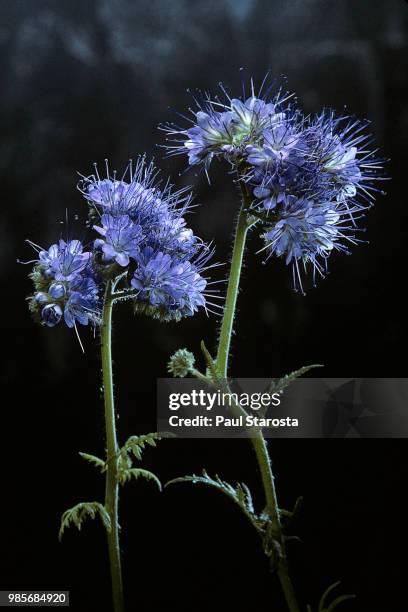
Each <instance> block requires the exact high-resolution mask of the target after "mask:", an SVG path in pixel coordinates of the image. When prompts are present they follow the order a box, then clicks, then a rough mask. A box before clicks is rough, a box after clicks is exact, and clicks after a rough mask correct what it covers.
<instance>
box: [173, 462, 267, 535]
mask: <svg viewBox="0 0 408 612" xmlns="http://www.w3.org/2000/svg"><path fill="white" fill-rule="evenodd" d="M181 482H192V483H194V484H195V483H201V484H206V485H209V486H210V487H214V488H215V489H218V490H219V491H221V492H222V493H224V494H225V495H227V496H228V497H229V498H230V499H232V500H233V501H234V502H235V503H236V504H237V505H238V506H239V507H240V508H241V510H242V511H243V512H244V514H245V516H246V517H247V518H248V519H249V520H250V521H251V523H252V525H253V526H254V527H255V529H256V530H257V531H258V532H259V533H260V534H263V529H262V527H261V521H260V520H259V517H258V516H257V515H256V514H255V512H254V507H253V502H252V496H251V493H250V491H249V489H248V487H247V485H246V484H244V483H238V484H237V485H236V487H235V488H234V487H233V486H232V485H231V484H230V483H229V482H225V481H224V480H221V478H220V477H219V476H218V475H216V476H215V478H211V477H210V476H209V475H208V474H207V472H206V471H205V470H203V475H202V476H196V474H192V475H191V476H181V477H179V478H174V479H173V480H169V482H166V484H165V485H164V486H165V488H166V487H167V486H168V485H171V484H176V483H181ZM262 523H263V521H262Z"/></svg>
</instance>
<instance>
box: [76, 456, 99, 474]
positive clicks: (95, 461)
mask: <svg viewBox="0 0 408 612" xmlns="http://www.w3.org/2000/svg"><path fill="white" fill-rule="evenodd" d="M79 454H80V455H81V457H83V458H84V459H86V460H87V461H89V463H92V465H94V466H95V467H97V468H100V470H101V472H104V471H105V470H106V462H105V461H103V460H102V459H99V457H95V455H89V454H88V453H79Z"/></svg>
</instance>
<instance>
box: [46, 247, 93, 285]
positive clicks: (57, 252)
mask: <svg viewBox="0 0 408 612" xmlns="http://www.w3.org/2000/svg"><path fill="white" fill-rule="evenodd" d="M90 258H91V253H90V252H83V246H82V244H81V242H80V241H79V240H69V241H68V242H65V240H60V241H59V243H58V244H53V245H52V246H51V247H50V248H49V249H48V251H40V253H39V263H40V264H42V266H43V269H44V274H45V276H47V277H49V278H54V279H55V280H58V281H71V280H73V279H74V278H75V276H77V275H78V274H80V273H81V272H82V271H83V270H84V268H85V267H86V266H87V265H88V263H89V261H90Z"/></svg>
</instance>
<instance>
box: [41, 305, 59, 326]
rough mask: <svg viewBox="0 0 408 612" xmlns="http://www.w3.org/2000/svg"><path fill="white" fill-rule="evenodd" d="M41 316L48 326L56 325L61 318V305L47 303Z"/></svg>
mask: <svg viewBox="0 0 408 612" xmlns="http://www.w3.org/2000/svg"><path fill="white" fill-rule="evenodd" d="M41 317H42V320H43V321H44V323H45V325H47V327H54V326H55V325H57V324H58V323H59V322H60V320H61V317H62V310H61V307H60V306H58V304H47V305H46V306H44V308H43V309H42V311H41Z"/></svg>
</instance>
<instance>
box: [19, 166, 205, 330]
mask: <svg viewBox="0 0 408 612" xmlns="http://www.w3.org/2000/svg"><path fill="white" fill-rule="evenodd" d="M156 179H157V171H156V170H155V168H154V166H153V164H149V165H146V163H145V160H144V158H139V160H138V161H137V163H136V165H135V166H134V165H133V164H132V163H130V164H129V165H128V167H127V169H126V172H125V174H124V176H123V177H122V178H121V179H120V180H119V179H118V178H117V176H116V173H113V175H111V174H110V173H109V169H108V167H107V166H106V176H105V177H101V176H100V175H99V172H98V168H97V166H95V173H94V174H93V175H91V176H89V177H83V178H82V180H81V182H80V184H79V189H80V191H81V192H82V194H83V196H84V198H85V200H86V202H87V205H88V213H89V223H88V225H89V226H90V227H91V228H92V230H93V231H94V232H95V238H94V239H93V240H91V241H90V243H89V246H88V247H86V248H85V247H84V245H83V244H82V243H81V242H80V241H79V240H63V239H61V240H60V241H59V242H58V243H56V244H53V245H52V246H51V247H50V248H49V249H48V250H47V249H42V248H40V247H38V246H37V245H35V244H33V243H31V242H30V244H31V246H32V247H33V248H34V249H35V250H36V251H37V253H38V258H37V259H35V260H34V262H30V263H34V264H35V266H34V270H33V272H32V273H31V275H30V276H31V278H32V280H33V282H34V287H35V292H34V294H33V295H32V296H31V297H30V298H29V301H30V309H31V311H32V312H33V313H34V315H35V317H36V319H37V320H38V321H40V322H41V323H43V324H44V325H46V326H49V327H54V326H55V325H57V324H58V323H59V322H60V321H61V320H62V319H63V320H64V321H65V323H66V324H67V325H68V327H76V323H80V324H81V325H87V324H88V322H90V321H91V322H92V323H94V324H95V325H98V324H99V323H100V321H101V310H102V306H103V300H104V296H105V292H106V291H107V289H108V290H109V292H110V295H113V296H114V299H117V300H121V299H123V300H125V299H127V300H129V299H131V300H132V301H133V303H134V306H135V311H137V312H143V313H145V314H148V315H150V316H153V317H155V318H159V319H160V320H164V321H170V320H179V319H181V318H182V317H186V316H191V315H193V314H194V313H195V312H196V311H197V310H198V309H199V308H204V309H206V310H210V308H209V307H210V306H212V304H211V303H210V302H208V296H209V295H211V290H209V289H208V281H207V278H206V276H205V271H206V270H207V269H208V268H209V267H211V266H209V265H208V260H209V258H210V257H211V255H212V252H211V249H210V247H209V246H208V245H206V244H205V243H204V242H203V241H202V240H200V239H199V238H198V237H197V236H196V235H195V234H194V233H193V231H192V230H191V229H190V228H189V227H188V226H187V224H186V221H185V218H184V215H185V214H186V213H187V212H188V210H189V208H190V205H191V193H190V192H189V191H188V190H187V189H182V190H179V191H174V190H173V189H172V186H171V185H170V184H169V183H166V184H165V185H164V186H163V187H162V188H161V187H160V185H159V184H157V180H156Z"/></svg>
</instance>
